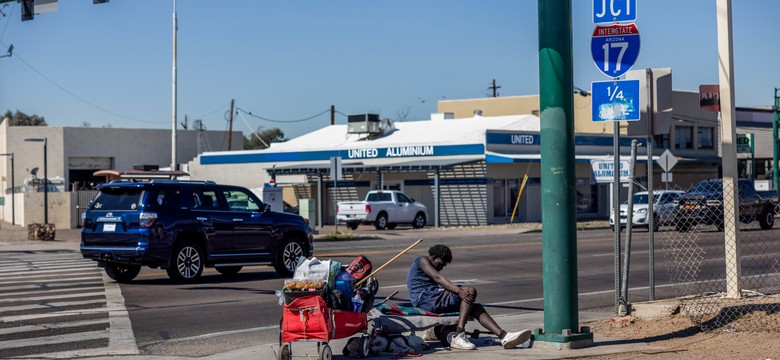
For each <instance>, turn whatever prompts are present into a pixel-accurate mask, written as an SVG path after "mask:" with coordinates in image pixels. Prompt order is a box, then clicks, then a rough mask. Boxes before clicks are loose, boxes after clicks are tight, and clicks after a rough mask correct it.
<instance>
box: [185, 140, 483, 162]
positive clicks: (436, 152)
mask: <svg viewBox="0 0 780 360" xmlns="http://www.w3.org/2000/svg"><path fill="white" fill-rule="evenodd" d="M484 153H485V146H484V145H483V144H462V145H413V146H391V147H377V148H360V149H342V150H316V151H289V152H277V153H273V152H263V151H257V152H244V153H238V154H235V153H228V152H221V153H214V154H203V155H201V156H200V163H201V164H203V165H215V164H245V163H278V162H288V161H290V162H292V161H296V162H297V161H322V160H327V161H330V158H331V157H334V156H340V157H342V158H343V159H345V160H347V159H348V160H358V159H382V158H426V157H431V156H455V155H482V154H484Z"/></svg>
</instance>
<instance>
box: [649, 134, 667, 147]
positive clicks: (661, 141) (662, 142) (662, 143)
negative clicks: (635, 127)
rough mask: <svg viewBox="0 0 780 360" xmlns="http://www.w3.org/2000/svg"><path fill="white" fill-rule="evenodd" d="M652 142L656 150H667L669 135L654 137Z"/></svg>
mask: <svg viewBox="0 0 780 360" xmlns="http://www.w3.org/2000/svg"><path fill="white" fill-rule="evenodd" d="M653 142H654V143H655V144H654V146H655V148H656V149H668V148H669V134H661V135H654V136H653Z"/></svg>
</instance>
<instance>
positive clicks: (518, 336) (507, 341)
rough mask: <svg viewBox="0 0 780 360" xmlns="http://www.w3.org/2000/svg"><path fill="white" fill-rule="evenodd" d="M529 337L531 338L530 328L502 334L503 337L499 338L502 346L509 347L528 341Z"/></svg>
mask: <svg viewBox="0 0 780 360" xmlns="http://www.w3.org/2000/svg"><path fill="white" fill-rule="evenodd" d="M530 338H531V330H523V331H517V332H510V333H506V335H504V338H503V339H501V346H503V347H504V349H511V348H513V347H515V346H517V345H520V344H522V343H524V342H526V341H528V340H529V339H530Z"/></svg>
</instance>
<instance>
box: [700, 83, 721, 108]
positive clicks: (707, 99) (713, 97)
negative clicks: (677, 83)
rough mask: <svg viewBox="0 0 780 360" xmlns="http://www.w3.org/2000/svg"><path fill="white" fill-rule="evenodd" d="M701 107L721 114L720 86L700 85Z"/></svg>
mask: <svg viewBox="0 0 780 360" xmlns="http://www.w3.org/2000/svg"><path fill="white" fill-rule="evenodd" d="M699 107H700V108H701V109H702V110H705V111H713V112H720V85H699Z"/></svg>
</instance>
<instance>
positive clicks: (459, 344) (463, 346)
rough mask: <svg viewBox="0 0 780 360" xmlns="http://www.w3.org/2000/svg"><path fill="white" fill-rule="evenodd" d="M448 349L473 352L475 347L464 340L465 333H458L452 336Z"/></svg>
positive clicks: (467, 340)
mask: <svg viewBox="0 0 780 360" xmlns="http://www.w3.org/2000/svg"><path fill="white" fill-rule="evenodd" d="M529 334H530V333H529ZM450 347H451V348H453V349H458V350H474V349H476V348H477V346H476V345H474V344H473V343H471V341H469V339H466V333H460V334H457V335H455V336H453V337H452V342H450Z"/></svg>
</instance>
